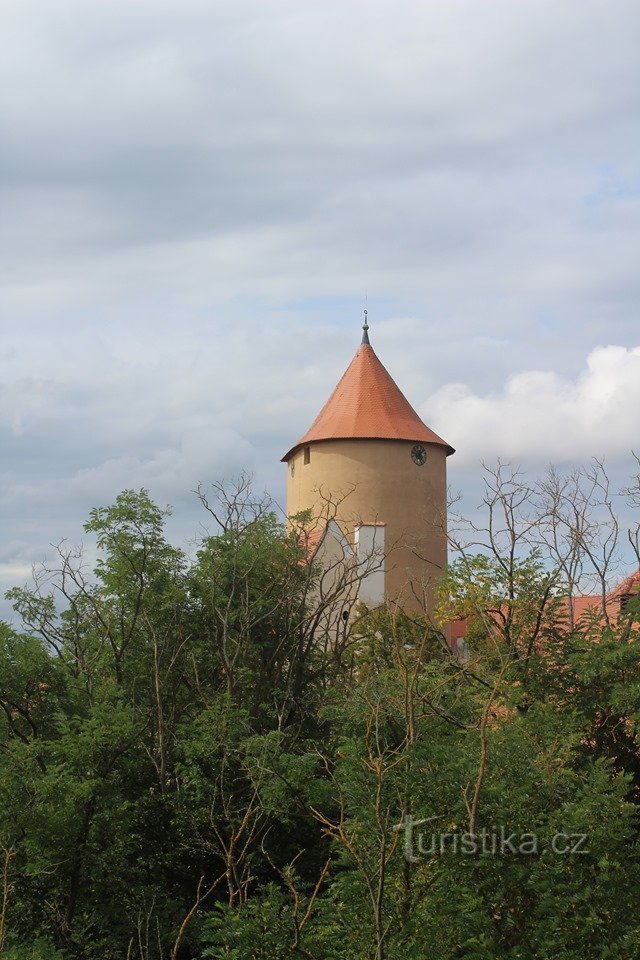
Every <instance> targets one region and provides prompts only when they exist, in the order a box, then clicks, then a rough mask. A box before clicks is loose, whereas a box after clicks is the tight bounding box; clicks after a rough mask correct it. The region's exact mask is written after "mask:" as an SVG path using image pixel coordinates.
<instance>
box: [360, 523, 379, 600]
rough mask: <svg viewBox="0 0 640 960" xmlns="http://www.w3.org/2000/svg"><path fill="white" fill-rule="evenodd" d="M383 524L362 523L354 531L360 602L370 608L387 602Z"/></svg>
mask: <svg viewBox="0 0 640 960" xmlns="http://www.w3.org/2000/svg"><path fill="white" fill-rule="evenodd" d="M384 534H385V527H384V524H383V523H362V524H359V525H358V526H356V528H355V531H354V544H355V550H356V557H357V559H358V568H359V573H360V576H361V577H362V579H361V581H360V589H359V591H358V600H360V601H361V602H362V603H366V605H367V606H368V607H377V606H379V605H380V604H381V603H384V601H385V594H384V589H385V570H384V563H385V557H384V539H385V538H384Z"/></svg>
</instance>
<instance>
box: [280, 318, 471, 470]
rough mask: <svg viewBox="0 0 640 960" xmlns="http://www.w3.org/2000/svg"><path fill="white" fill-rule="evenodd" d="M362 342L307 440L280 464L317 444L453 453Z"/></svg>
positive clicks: (303, 439) (299, 441)
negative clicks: (434, 448) (366, 443)
mask: <svg viewBox="0 0 640 960" xmlns="http://www.w3.org/2000/svg"><path fill="white" fill-rule="evenodd" d="M367 339H368V338H367V337H366V334H365V342H363V343H362V344H361V346H360V348H359V349H358V352H357V353H356V355H355V357H354V358H353V360H352V361H351V363H350V364H349V366H348V367H347V369H346V371H345V372H344V374H343V375H342V379H341V380H340V382H339V383H338V385H337V387H336V388H335V390H334V391H333V393H332V394H331V396H330V397H329V399H328V400H327V402H326V403H325V405H324V407H323V408H322V410H321V411H320V413H319V414H318V416H317V417H316V419H315V420H314V421H313V423H312V424H311V427H310V428H309V429H308V430H307V432H306V433H305V435H304V436H303V437H301V438H300V440H298V442H297V443H296V444H294V446H293V447H292V448H291V450H289V452H288V453H287V454H285V456H284V457H283V458H282V459H283V461H286V460H288V459H289V457H291V456H292V454H294V453H295V452H296V450H299V449H300V447H303V446H306V445H307V444H309V443H314V442H316V441H318V440H339V439H340V440H352V439H362V440H365V439H368V440H414V441H416V442H418V443H437V444H438V445H439V446H441V447H445V449H446V451H447V455H448V454H450V453H454V449H453V447H451V446H449V444H448V443H447V442H446V440H443V439H442V437H439V436H438V435H437V434H436V433H434V432H433V430H430V429H429V427H427V426H426V424H424V423H423V422H422V420H421V419H420V417H419V416H418V414H417V413H416V411H415V410H414V409H413V407H412V406H411V404H410V403H409V401H408V400H407V398H406V397H405V395H404V394H403V393H402V391H401V390H400V388H399V387H398V385H397V384H396V383H395V381H394V380H393V379H392V377H391V376H390V374H389V373H388V372H387V370H386V369H385V367H384V366H383V365H382V363H381V362H380V360H379V359H378V357H377V356H376V354H375V351H374V349H373V347H372V346H371V345H370V344H369V343H367V342H366V340H367Z"/></svg>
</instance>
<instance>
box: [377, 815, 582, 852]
mask: <svg viewBox="0 0 640 960" xmlns="http://www.w3.org/2000/svg"><path fill="white" fill-rule="evenodd" d="M439 819H441V818H440V817H427V818H426V819H424V820H414V819H413V817H412V816H411V815H410V814H405V816H404V818H403V820H402V823H399V824H398V825H397V826H396V827H395V828H394V829H395V830H398V831H400V830H402V831H403V832H404V856H405V859H406V860H407V862H408V863H418V862H419V861H420V860H422V859H425V858H427V857H436V856H441V855H442V854H445V853H453V854H459V855H461V856H468V857H471V856H483V855H484V856H494V857H495V856H524V857H526V856H532V855H536V854H539V853H541V852H542V851H543V850H546V849H549V850H551V851H552V852H553V853H554V854H556V855H557V856H561V857H565V856H576V855H579V854H585V853H588V852H589V851H588V848H587V840H588V834H586V833H572V832H570V831H565V830H559V831H557V832H556V833H554V834H553V835H552V836H551V837H550V838H545V839H544V840H543V838H541V837H540V836H539V835H538V834H537V833H535V832H534V831H525V832H520V831H517V830H510V829H509V828H508V827H505V826H504V825H495V824H494V825H492V826H491V827H489V828H488V827H482V829H480V830H478V831H476V833H468V832H461V831H458V830H452V831H449V832H437V831H434V830H433V828H431V830H428V829H425V828H426V825H427V824H429V823H431V824H432V823H433V821H435V820H439Z"/></svg>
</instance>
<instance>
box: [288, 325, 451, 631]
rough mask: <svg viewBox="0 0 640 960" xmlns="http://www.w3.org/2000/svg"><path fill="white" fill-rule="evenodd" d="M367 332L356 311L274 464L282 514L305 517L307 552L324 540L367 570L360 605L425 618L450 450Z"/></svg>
mask: <svg viewBox="0 0 640 960" xmlns="http://www.w3.org/2000/svg"><path fill="white" fill-rule="evenodd" d="M368 331H369V327H368V323H367V319H366V312H365V323H364V327H363V336H362V343H361V344H360V347H359V348H358V350H357V352H356V354H355V356H354V358H353V360H352V361H351V363H350V364H349V366H348V368H347V370H346V371H345V373H344V375H343V376H342V378H341V380H340V382H339V383H338V385H337V386H336V388H335V390H334V391H333V393H332V394H331V396H330V397H329V399H328V400H327V402H326V403H325V405H324V407H323V408H322V410H321V411H320V413H319V414H318V416H317V417H316V419H315V420H314V422H313V423H312V424H311V426H310V428H309V429H308V430H307V432H306V433H305V434H304V436H302V437H301V438H300V439H299V440H298V441H297V442H296V443H295V444H294V445H293V446H292V447H291V449H290V450H289V451H288V452H287V453H286V454H285V456H284V457H283V458H282V459H283V461H284V462H285V463H286V464H287V474H288V477H287V515H288V516H289V517H293V516H294V515H297V514H299V513H300V512H302V511H309V512H310V515H311V517H312V518H313V520H312V524H314V525H315V530H316V533H315V541H316V543H317V547H316V549H321V548H322V543H323V542H325V541H326V540H327V537H328V535H331V537H332V538H333V539H334V540H335V538H336V537H338V538H342V539H343V540H344V543H345V544H346V545H348V548H349V549H350V550H352V551H353V555H354V557H355V558H356V560H357V561H359V562H360V563H362V564H366V563H367V562H369V567H368V570H367V575H366V576H364V577H363V579H362V583H361V585H360V592H359V599H360V600H363V601H364V602H365V603H367V604H368V605H369V606H376V605H378V604H381V603H385V602H386V603H388V604H391V605H392V606H399V607H401V608H402V609H403V610H406V611H407V612H426V613H427V614H428V613H430V611H431V610H432V609H433V603H434V593H435V588H436V585H437V582H438V579H439V578H440V576H441V575H442V573H443V572H444V568H445V566H446V563H447V531H446V514H447V457H448V456H449V455H450V454H452V453H454V450H453V448H452V447H451V446H450V445H449V444H448V443H447V442H446V441H445V440H443V439H442V438H441V437H439V436H438V435H437V434H436V433H434V432H433V430H431V429H430V428H429V427H428V426H427V425H426V424H425V423H423V421H422V420H421V419H420V417H419V416H418V414H417V413H416V411H415V410H414V409H413V407H412V406H411V404H410V403H409V401H408V400H407V399H406V397H405V396H404V394H403V393H402V392H401V390H400V388H399V387H398V386H397V384H396V383H395V382H394V380H393V379H392V377H391V376H390V374H389V373H388V371H387V370H386V369H385V367H384V366H383V364H382V363H381V361H380V360H379V359H378V357H377V355H376V353H375V351H374V349H373V347H372V346H371V343H370V340H369V332H368ZM374 554H375V556H376V557H378V558H379V559H378V562H377V563H375V564H371V563H370V559H371V557H372V555H374Z"/></svg>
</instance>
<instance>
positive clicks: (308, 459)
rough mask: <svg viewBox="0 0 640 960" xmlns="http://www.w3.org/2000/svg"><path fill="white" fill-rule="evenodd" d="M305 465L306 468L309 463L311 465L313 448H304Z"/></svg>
mask: <svg viewBox="0 0 640 960" xmlns="http://www.w3.org/2000/svg"><path fill="white" fill-rule="evenodd" d="M304 463H305V466H306V465H307V464H308V463H311V447H305V448H304Z"/></svg>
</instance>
